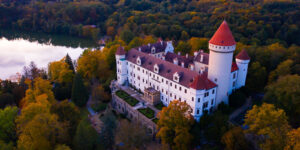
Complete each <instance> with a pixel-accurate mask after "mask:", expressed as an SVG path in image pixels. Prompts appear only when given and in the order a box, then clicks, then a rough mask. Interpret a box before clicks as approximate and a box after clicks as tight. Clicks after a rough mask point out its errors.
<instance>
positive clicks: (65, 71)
mask: <svg viewBox="0 0 300 150" xmlns="http://www.w3.org/2000/svg"><path fill="white" fill-rule="evenodd" d="M70 68H71V67H70V65H69V64H68V63H66V59H65V58H63V59H62V60H60V61H54V62H51V63H49V66H48V75H49V77H50V79H51V80H52V81H54V82H59V83H70V82H72V80H73V76H74V73H73V70H71V69H70Z"/></svg>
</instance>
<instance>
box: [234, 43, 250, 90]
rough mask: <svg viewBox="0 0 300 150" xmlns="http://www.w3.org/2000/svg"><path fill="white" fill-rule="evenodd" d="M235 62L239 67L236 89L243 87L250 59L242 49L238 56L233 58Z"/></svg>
mask: <svg viewBox="0 0 300 150" xmlns="http://www.w3.org/2000/svg"><path fill="white" fill-rule="evenodd" d="M235 61H236V64H237V66H238V67H239V71H238V75H237V85H236V86H237V88H240V87H243V86H245V83H246V77H247V72H248V64H249V62H250V57H249V56H248V54H247V52H246V51H245V50H244V49H243V50H242V51H241V52H240V53H239V54H238V55H236V57H235Z"/></svg>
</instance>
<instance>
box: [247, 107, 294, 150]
mask: <svg viewBox="0 0 300 150" xmlns="http://www.w3.org/2000/svg"><path fill="white" fill-rule="evenodd" d="M244 125H247V126H249V129H247V130H246V132H247V133H253V134H255V135H258V136H263V140H262V141H259V142H260V147H261V148H262V149H268V150H282V149H283V148H284V146H285V143H286V138H285V137H286V136H287V133H288V131H289V129H290V126H289V124H288V121H287V116H286V114H285V112H284V110H282V109H276V108H275V106H274V105H272V104H266V103H264V104H262V106H256V105H254V106H253V108H252V109H251V110H249V111H248V112H247V114H246V115H245V123H244Z"/></svg>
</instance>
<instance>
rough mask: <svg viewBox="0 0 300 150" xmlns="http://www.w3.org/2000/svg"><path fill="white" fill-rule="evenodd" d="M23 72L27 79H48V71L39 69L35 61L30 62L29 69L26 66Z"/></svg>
mask: <svg viewBox="0 0 300 150" xmlns="http://www.w3.org/2000/svg"><path fill="white" fill-rule="evenodd" d="M23 70H24V71H23V72H24V77H25V78H26V79H30V80H33V79H35V78H37V77H40V78H44V79H45V78H47V74H46V71H45V70H42V69H39V68H37V66H36V64H35V63H34V62H33V61H32V62H30V65H29V66H28V67H26V66H25V67H24V69H23Z"/></svg>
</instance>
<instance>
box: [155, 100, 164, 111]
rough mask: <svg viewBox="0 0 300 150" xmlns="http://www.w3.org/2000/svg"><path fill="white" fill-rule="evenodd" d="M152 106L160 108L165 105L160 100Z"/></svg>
mask: <svg viewBox="0 0 300 150" xmlns="http://www.w3.org/2000/svg"><path fill="white" fill-rule="evenodd" d="M154 107H155V108H156V109H158V110H162V108H163V107H165V105H164V104H163V103H162V102H160V103H158V104H156V105H155V106H154Z"/></svg>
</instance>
